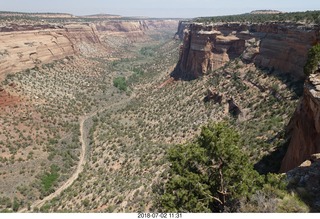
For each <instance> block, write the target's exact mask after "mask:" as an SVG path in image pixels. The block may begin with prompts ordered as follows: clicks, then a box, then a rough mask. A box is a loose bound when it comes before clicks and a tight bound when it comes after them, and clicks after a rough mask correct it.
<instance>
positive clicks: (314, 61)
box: [304, 44, 320, 76]
mask: <svg viewBox="0 0 320 219" xmlns="http://www.w3.org/2000/svg"><path fill="white" fill-rule="evenodd" d="M319 65H320V44H316V45H314V46H313V47H312V48H311V49H310V50H309V52H308V60H307V63H306V65H305V66H304V73H305V74H306V75H307V76H308V75H310V74H312V73H314V71H316V70H317V69H318V66H319Z"/></svg>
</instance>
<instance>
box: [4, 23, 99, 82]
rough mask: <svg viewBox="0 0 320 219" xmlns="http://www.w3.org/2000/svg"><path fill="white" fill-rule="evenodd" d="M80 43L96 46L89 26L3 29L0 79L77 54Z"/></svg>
mask: <svg viewBox="0 0 320 219" xmlns="http://www.w3.org/2000/svg"><path fill="white" fill-rule="evenodd" d="M14 28H17V29H14ZM83 43H89V44H98V43H100V40H99V37H98V36H97V34H96V31H95V30H94V28H93V27H91V26H90V25H86V24H74V25H66V26H64V27H53V26H39V27H38V28H36V29H35V28H32V27H18V26H14V27H11V28H9V30H8V31H5V29H3V32H0V77H1V76H2V77H3V76H4V74H5V73H14V72H17V71H21V70H24V69H27V68H33V67H35V66H36V65H39V64H46V63H49V62H52V61H54V60H58V59H62V58H64V57H66V56H70V55H75V54H78V53H79V51H80V47H81V44H83Z"/></svg>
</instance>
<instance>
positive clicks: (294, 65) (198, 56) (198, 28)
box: [173, 23, 320, 79]
mask: <svg viewBox="0 0 320 219" xmlns="http://www.w3.org/2000/svg"><path fill="white" fill-rule="evenodd" d="M181 25H183V23H181ZM179 29H180V30H181V29H183V27H179ZM319 29H320V28H319V26H312V27H306V26H303V25H297V24H287V23H265V24H239V23H229V24H226V23H223V24H211V25H204V24H202V23H192V24H190V26H189V28H187V30H185V34H184V39H183V45H182V47H181V52H180V59H179V62H178V64H177V67H176V69H175V71H174V73H173V76H174V77H176V78H184V79H195V78H197V77H199V76H201V75H204V74H206V73H207V72H210V71H213V70H215V69H217V68H219V67H222V66H223V65H224V64H226V63H227V62H228V61H229V60H231V59H234V58H237V57H240V58H242V60H243V61H246V62H253V63H255V64H256V65H258V66H260V67H266V68H270V69H271V68H273V69H276V70H279V71H282V72H284V73H288V74H291V75H292V76H293V77H294V78H297V79H302V78H304V77H305V76H304V74H303V66H304V64H305V62H306V58H307V52H308V50H309V49H310V48H311V46H312V45H314V44H315V43H316V42H319V41H320V36H319ZM180 32H181V31H180ZM180 35H181V34H180Z"/></svg>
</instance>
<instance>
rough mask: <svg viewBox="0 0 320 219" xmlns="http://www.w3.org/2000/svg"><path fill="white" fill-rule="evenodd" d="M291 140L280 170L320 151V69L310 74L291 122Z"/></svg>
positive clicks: (288, 168)
mask: <svg viewBox="0 0 320 219" xmlns="http://www.w3.org/2000/svg"><path fill="white" fill-rule="evenodd" d="M289 129H290V131H291V140H290V144H289V147H288V150H287V153H286V155H285V157H284V159H283V161H282V165H281V169H280V172H287V171H288V170H291V169H293V168H295V167H297V166H299V165H300V164H301V163H302V162H304V161H305V160H307V159H310V156H311V155H312V154H315V153H319V152H320V71H318V72H316V73H314V74H312V75H310V76H309V78H308V79H307V81H306V82H305V85H304V94H303V97H302V99H301V102H300V103H299V105H298V107H297V109H296V111H295V113H294V115H293V117H292V119H291V121H290V124H289Z"/></svg>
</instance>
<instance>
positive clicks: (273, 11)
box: [250, 10, 283, 14]
mask: <svg viewBox="0 0 320 219" xmlns="http://www.w3.org/2000/svg"><path fill="white" fill-rule="evenodd" d="M282 13H283V12H282V11H278V10H254V11H251V12H250V14H282Z"/></svg>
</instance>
